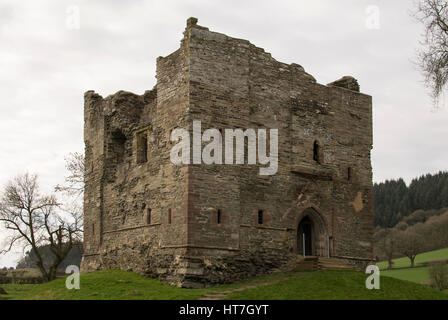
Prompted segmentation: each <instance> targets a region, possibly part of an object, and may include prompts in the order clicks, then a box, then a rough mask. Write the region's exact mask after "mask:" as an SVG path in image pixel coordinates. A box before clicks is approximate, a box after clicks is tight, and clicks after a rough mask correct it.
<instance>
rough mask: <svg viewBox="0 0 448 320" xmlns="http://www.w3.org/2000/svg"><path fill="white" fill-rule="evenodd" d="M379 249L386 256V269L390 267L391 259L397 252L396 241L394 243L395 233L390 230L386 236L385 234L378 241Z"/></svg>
mask: <svg viewBox="0 0 448 320" xmlns="http://www.w3.org/2000/svg"><path fill="white" fill-rule="evenodd" d="M378 247H379V250H380V251H381V252H382V254H383V255H384V256H385V257H386V260H387V263H388V265H387V269H388V270H390V269H392V265H393V263H394V262H393V261H392V259H393V258H394V257H395V255H396V253H397V243H396V235H395V232H394V231H390V232H389V233H388V235H387V236H385V237H384V238H383V239H382V240H381V241H380V242H379V245H378Z"/></svg>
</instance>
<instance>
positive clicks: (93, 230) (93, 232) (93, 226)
mask: <svg viewBox="0 0 448 320" xmlns="http://www.w3.org/2000/svg"><path fill="white" fill-rule="evenodd" d="M92 234H93V235H94V234H95V224H94V223H92Z"/></svg>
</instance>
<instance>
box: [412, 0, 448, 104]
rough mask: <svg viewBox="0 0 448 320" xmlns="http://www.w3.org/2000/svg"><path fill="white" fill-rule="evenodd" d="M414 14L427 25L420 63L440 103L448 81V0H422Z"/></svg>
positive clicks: (435, 98)
mask: <svg viewBox="0 0 448 320" xmlns="http://www.w3.org/2000/svg"><path fill="white" fill-rule="evenodd" d="M414 16H415V18H417V19H418V20H419V21H420V22H421V23H422V24H423V25H424V28H425V32H424V35H423V41H421V44H422V46H423V49H422V50H420V51H419V53H418V64H419V66H420V69H421V71H422V72H423V75H424V76H425V83H426V85H427V86H428V87H429V88H430V89H431V96H432V97H433V99H434V101H435V103H436V104H437V101H438V99H439V97H440V95H441V94H442V93H443V91H444V89H445V88H446V85H447V81H448V2H447V1H446V0H419V2H418V5H417V10H416V12H415V13H414Z"/></svg>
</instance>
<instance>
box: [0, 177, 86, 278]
mask: <svg viewBox="0 0 448 320" xmlns="http://www.w3.org/2000/svg"><path fill="white" fill-rule="evenodd" d="M0 221H1V222H3V225H4V227H5V228H6V229H7V230H9V231H11V235H10V236H9V237H8V239H7V245H6V249H4V250H2V252H1V253H6V252H9V251H10V250H11V249H12V248H13V247H14V246H22V248H24V249H25V248H31V249H33V250H34V252H35V253H36V265H37V267H38V268H39V270H40V271H41V273H42V276H43V278H44V279H45V280H47V281H50V280H53V279H54V278H55V277H56V270H57V267H58V266H59V264H60V263H61V262H62V261H63V260H64V258H65V257H66V256H67V254H68V253H69V251H70V250H71V248H72V246H73V244H74V243H76V242H78V241H80V240H81V239H82V238H81V237H82V214H81V212H80V211H79V210H74V211H71V210H63V209H62V207H61V205H60V204H59V203H58V201H57V199H56V197H55V196H54V195H41V194H40V192H39V184H38V178H37V175H31V174H28V173H26V174H24V175H20V176H17V177H16V178H15V179H13V180H12V181H10V182H8V183H7V185H6V186H5V189H4V192H3V195H2V198H1V200H0ZM44 245H49V247H50V250H51V252H52V253H53V255H54V259H53V261H52V263H51V265H50V266H49V267H47V268H46V267H45V265H44V259H43V257H42V255H41V254H40V253H39V247H41V246H44Z"/></svg>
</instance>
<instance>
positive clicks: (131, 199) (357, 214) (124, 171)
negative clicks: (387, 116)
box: [83, 19, 373, 287]
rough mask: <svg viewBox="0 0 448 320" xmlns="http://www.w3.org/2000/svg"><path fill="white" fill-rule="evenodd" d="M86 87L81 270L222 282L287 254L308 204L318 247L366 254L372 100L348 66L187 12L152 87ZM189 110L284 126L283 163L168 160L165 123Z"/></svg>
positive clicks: (322, 251)
mask: <svg viewBox="0 0 448 320" xmlns="http://www.w3.org/2000/svg"><path fill="white" fill-rule="evenodd" d="M85 97H86V101H85V110H86V111H85V112H86V120H85V121H86V125H85V140H86V165H87V176H86V192H85V221H86V228H85V241H86V253H85V255H84V259H83V268H84V270H92V269H95V268H122V269H132V270H135V271H139V272H142V273H146V274H151V275H159V276H160V277H161V278H162V279H164V280H166V281H167V282H168V283H172V284H176V285H183V286H189V287H192V286H198V285H203V284H210V283H222V282H230V281H234V280H237V279H242V278H245V277H247V276H249V275H256V274H260V273H265V272H270V271H273V270H276V269H278V268H284V267H285V266H287V265H288V263H289V262H290V261H291V260H294V259H295V257H296V256H297V253H298V252H299V248H298V247H299V245H298V237H297V229H298V225H299V223H300V221H301V220H302V218H304V217H306V216H307V217H309V218H310V219H311V221H312V223H313V228H314V232H313V254H315V255H322V256H326V255H328V254H330V255H331V256H335V257H340V258H344V259H346V260H347V261H348V262H350V263H353V264H356V265H363V264H365V263H366V262H367V261H369V260H370V259H372V255H373V251H372V250H373V248H372V237H373V202H372V200H373V199H372V182H371V178H372V177H371V175H372V172H371V165H370V150H371V147H372V106H371V97H370V96H367V95H365V94H362V93H359V85H358V83H357V81H356V80H355V79H353V78H351V77H344V78H342V79H340V80H338V81H335V82H334V83H331V84H329V85H327V86H325V85H321V84H318V83H316V81H315V79H314V78H313V77H312V76H311V75H309V74H307V73H306V72H305V71H304V69H303V68H302V67H301V66H299V65H297V64H290V65H288V64H284V63H281V62H278V61H276V60H275V59H273V58H272V57H271V55H270V54H269V53H266V52H265V51H264V50H263V49H261V48H257V47H255V46H254V45H252V44H251V43H250V42H248V41H246V40H241V39H235V38H231V37H228V36H226V35H223V34H219V33H215V32H211V31H209V30H208V29H207V28H204V27H200V26H198V25H197V24H196V20H195V19H189V20H188V22H187V28H186V30H185V32H184V39H183V40H182V41H181V47H180V49H179V50H177V51H176V52H174V53H172V54H171V55H169V56H167V57H165V58H162V57H160V58H159V59H158V60H157V86H156V88H155V89H153V90H152V91H148V92H146V93H145V94H144V95H142V96H138V95H134V94H131V93H127V92H121V91H120V92H118V93H116V94H115V95H113V96H109V97H107V98H106V99H103V98H101V97H100V96H99V95H97V94H95V93H93V92H91V91H89V92H87V93H86V95H85ZM193 120H200V121H201V124H202V131H204V130H206V129H208V128H217V129H221V130H222V132H225V129H236V128H241V129H243V130H244V129H247V128H252V129H259V128H266V129H278V132H279V154H278V158H279V162H278V171H277V173H276V174H275V175H271V176H262V175H260V174H259V167H260V165H248V164H241V165H237V164H234V165H217V164H213V165H205V164H191V165H181V166H175V165H173V164H172V163H171V162H170V159H169V150H170V149H171V147H172V146H173V144H172V143H171V142H170V141H169V134H170V132H171V130H172V129H174V128H187V129H189V130H190V132H192V123H193ZM142 132H143V133H145V132H146V133H147V145H148V150H147V161H146V162H143V163H139V161H140V160H141V158H142V150H143V149H142V146H141V142H139V141H146V140H142V138H141V137H142V136H141V134H142ZM224 139H225V137H223V141H224ZM205 144H206V143H203V146H204V145H205ZM315 145H318V147H315ZM268 150H269V147H268ZM223 157H224V149H223ZM139 159H140V160H139ZM261 166H263V165H261ZM148 208H151V223H150V224H148V223H147V209H148ZM169 211H171V223H169V218H168V212H169ZM259 211H262V212H263V223H261V224H260V223H259V222H258V212H259ZM218 212H219V215H220V218H219V222H218ZM93 225H95V232H94V231H93Z"/></svg>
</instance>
